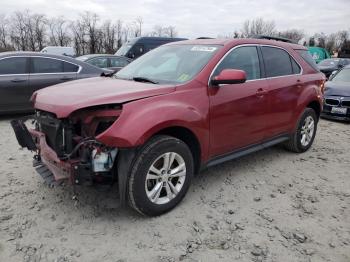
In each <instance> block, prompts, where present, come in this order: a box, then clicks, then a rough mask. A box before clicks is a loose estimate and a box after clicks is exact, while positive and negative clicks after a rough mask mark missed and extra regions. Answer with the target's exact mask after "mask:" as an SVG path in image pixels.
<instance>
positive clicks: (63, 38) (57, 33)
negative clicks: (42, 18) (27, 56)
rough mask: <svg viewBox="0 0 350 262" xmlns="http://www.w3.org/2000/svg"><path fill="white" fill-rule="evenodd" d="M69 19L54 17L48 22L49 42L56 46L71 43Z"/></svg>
mask: <svg viewBox="0 0 350 262" xmlns="http://www.w3.org/2000/svg"><path fill="white" fill-rule="evenodd" d="M68 25H69V21H67V20H66V19H64V18H63V17H57V18H52V19H50V20H49V22H48V27H49V43H50V44H51V45H54V46H68V45H69V44H70V43H71V36H70V32H69V28H68Z"/></svg>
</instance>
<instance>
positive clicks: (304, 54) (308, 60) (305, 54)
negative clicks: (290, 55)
mask: <svg viewBox="0 0 350 262" xmlns="http://www.w3.org/2000/svg"><path fill="white" fill-rule="evenodd" d="M296 51H297V52H298V53H299V54H300V56H301V57H302V58H303V59H304V61H305V62H306V63H308V64H309V65H310V66H311V67H312V68H313V69H315V70H316V71H317V72H319V71H320V70H319V69H318V67H317V64H316V62H315V60H314V59H313V58H312V56H311V54H310V53H309V51H308V50H296Z"/></svg>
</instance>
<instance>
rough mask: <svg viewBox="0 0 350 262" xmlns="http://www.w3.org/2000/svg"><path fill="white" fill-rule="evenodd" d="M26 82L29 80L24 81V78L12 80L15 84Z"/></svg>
mask: <svg viewBox="0 0 350 262" xmlns="http://www.w3.org/2000/svg"><path fill="white" fill-rule="evenodd" d="M24 81H27V79H23V78H14V79H11V82H14V83H20V82H24Z"/></svg>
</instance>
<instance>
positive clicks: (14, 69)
mask: <svg viewBox="0 0 350 262" xmlns="http://www.w3.org/2000/svg"><path fill="white" fill-rule="evenodd" d="M26 73H27V58H25V57H11V58H4V59H1V60H0V75H11V74H26Z"/></svg>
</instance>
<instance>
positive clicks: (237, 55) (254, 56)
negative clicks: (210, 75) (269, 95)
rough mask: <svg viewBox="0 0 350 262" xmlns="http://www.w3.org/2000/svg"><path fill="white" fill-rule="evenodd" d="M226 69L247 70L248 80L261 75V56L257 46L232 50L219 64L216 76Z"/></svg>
mask: <svg viewBox="0 0 350 262" xmlns="http://www.w3.org/2000/svg"><path fill="white" fill-rule="evenodd" d="M224 69H239V70H243V71H245V73H246V75H247V80H252V79H259V78H260V77H261V73H260V65H259V56H258V51H257V48H256V47H255V46H243V47H238V48H236V49H234V50H232V51H231V52H230V53H229V54H228V55H227V56H226V57H225V58H224V59H223V60H222V61H221V63H220V64H219V66H218V67H217V68H216V70H215V72H214V76H216V75H218V74H220V72H221V71H222V70H224Z"/></svg>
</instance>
